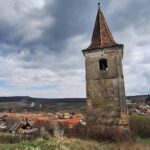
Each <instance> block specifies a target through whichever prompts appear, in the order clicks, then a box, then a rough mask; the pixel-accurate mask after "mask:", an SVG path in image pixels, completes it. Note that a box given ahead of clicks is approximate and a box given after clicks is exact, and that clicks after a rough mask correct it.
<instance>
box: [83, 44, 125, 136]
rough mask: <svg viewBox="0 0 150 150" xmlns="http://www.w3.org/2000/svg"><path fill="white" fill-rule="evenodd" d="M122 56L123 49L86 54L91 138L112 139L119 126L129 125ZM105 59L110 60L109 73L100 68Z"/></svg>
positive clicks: (117, 48)
mask: <svg viewBox="0 0 150 150" xmlns="http://www.w3.org/2000/svg"><path fill="white" fill-rule="evenodd" d="M122 56H123V48H122V47H117V46H116V47H111V48H104V49H97V50H92V51H87V52H85V58H86V60H85V61H86V81H87V82H86V84H87V119H88V134H89V135H94V136H103V137H104V135H109V137H111V134H112V136H114V134H116V133H117V132H118V134H119V132H120V128H118V125H120V126H126V127H127V126H128V115H127V107H126V101H125V88H124V77H123V70H122ZM102 58H104V59H106V60H107V64H108V69H107V70H106V71H102V70H100V69H99V60H100V59H102ZM109 128H113V130H110V129H109ZM108 129H109V130H108ZM107 130H108V131H112V132H111V133H107V134H106V133H105V132H108V131H107Z"/></svg>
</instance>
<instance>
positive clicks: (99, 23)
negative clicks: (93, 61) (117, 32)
mask: <svg viewBox="0 0 150 150" xmlns="http://www.w3.org/2000/svg"><path fill="white" fill-rule="evenodd" d="M114 45H116V42H115V40H114V38H113V36H112V34H111V32H110V30H109V27H108V25H107V23H106V20H105V17H104V15H103V13H102V11H101V8H100V3H98V12H97V17H96V22H95V27H94V31H93V36H92V41H91V44H90V46H89V47H88V48H87V49H96V48H104V47H110V46H114Z"/></svg>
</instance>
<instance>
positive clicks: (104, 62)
mask: <svg viewBox="0 0 150 150" xmlns="http://www.w3.org/2000/svg"><path fill="white" fill-rule="evenodd" d="M99 69H100V70H102V71H106V70H107V69H108V65H107V59H104V58H103V59H100V60H99Z"/></svg>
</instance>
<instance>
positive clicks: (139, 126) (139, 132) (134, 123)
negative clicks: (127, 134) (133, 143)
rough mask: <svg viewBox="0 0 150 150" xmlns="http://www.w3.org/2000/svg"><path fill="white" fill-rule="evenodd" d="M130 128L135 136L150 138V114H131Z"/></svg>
mask: <svg viewBox="0 0 150 150" xmlns="http://www.w3.org/2000/svg"><path fill="white" fill-rule="evenodd" d="M130 129H131V134H132V136H133V137H141V138H150V116H136V115H134V116H131V117H130Z"/></svg>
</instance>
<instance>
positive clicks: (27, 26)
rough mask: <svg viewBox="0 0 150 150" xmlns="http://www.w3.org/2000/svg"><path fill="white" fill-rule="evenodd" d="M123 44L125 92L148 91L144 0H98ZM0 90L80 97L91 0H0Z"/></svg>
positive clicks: (149, 24)
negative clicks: (83, 50)
mask: <svg viewBox="0 0 150 150" xmlns="http://www.w3.org/2000/svg"><path fill="white" fill-rule="evenodd" d="M101 1H102V2H101V3H102V4H101V7H102V10H103V12H104V15H105V18H106V20H107V22H108V25H109V27H110V29H111V32H112V34H113V36H114V38H115V40H116V42H117V43H121V44H125V49H124V60H123V68H124V76H125V87H126V95H135V94H148V93H150V0H121V1H120V0H101ZM0 10H1V13H0V96H16V95H21V96H34V97H47V98H53V97H55V98H60V97H62V98H63V97H85V68H84V57H83V54H82V52H81V50H82V49H84V48H86V47H88V45H89V44H90V40H91V36H92V32H93V27H94V23H95V17H96V13H97V0H0Z"/></svg>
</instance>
